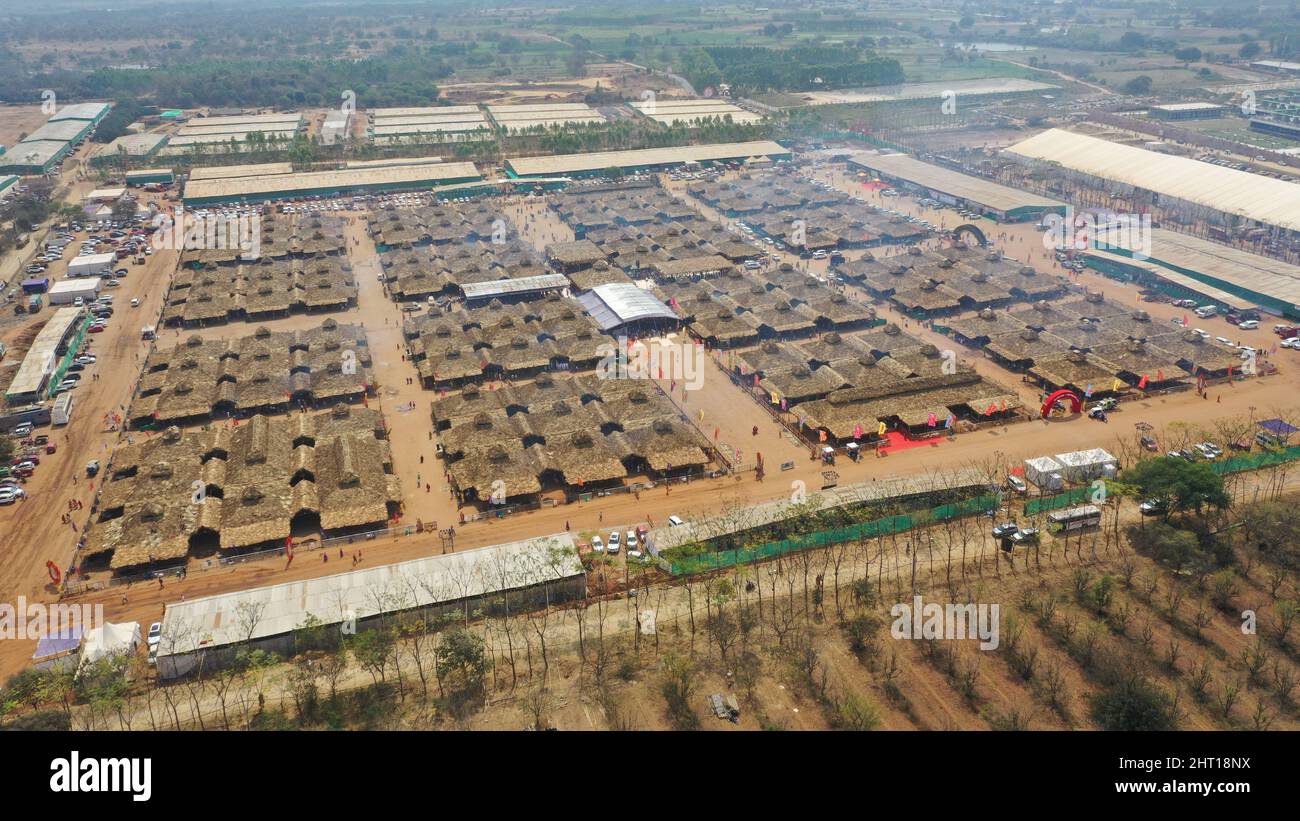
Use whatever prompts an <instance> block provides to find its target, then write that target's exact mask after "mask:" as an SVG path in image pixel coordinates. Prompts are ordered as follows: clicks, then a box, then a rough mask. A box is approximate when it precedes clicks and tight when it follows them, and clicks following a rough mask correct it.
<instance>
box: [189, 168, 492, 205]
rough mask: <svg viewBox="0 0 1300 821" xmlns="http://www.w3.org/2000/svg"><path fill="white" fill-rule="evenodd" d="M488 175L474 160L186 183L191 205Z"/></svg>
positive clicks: (407, 186)
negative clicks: (482, 171) (483, 172)
mask: <svg viewBox="0 0 1300 821" xmlns="http://www.w3.org/2000/svg"><path fill="white" fill-rule="evenodd" d="M482 179H483V175H482V174H480V173H479V172H478V169H477V168H475V167H474V163H472V162H453V163H435V164H431V165H417V166H398V167H389V168H352V169H347V168H345V169H342V170H339V171H311V172H306V173H293V174H265V175H261V176H255V177H234V178H218V179H207V180H190V181H189V182H188V183H186V184H185V194H184V202H185V204H186V205H187V206H194V205H221V204H224V203H234V202H265V201H267V200H278V199H295V198H300V197H336V196H339V195H342V194H359V193H370V192H375V191H400V190H420V189H431V188H436V187H442V186H451V185H457V184H461V183H475V182H480V181H482Z"/></svg>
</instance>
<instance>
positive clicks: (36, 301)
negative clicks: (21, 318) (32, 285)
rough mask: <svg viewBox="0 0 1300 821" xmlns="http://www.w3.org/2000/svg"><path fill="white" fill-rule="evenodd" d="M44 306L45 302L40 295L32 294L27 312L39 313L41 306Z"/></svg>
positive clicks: (28, 301)
mask: <svg viewBox="0 0 1300 821" xmlns="http://www.w3.org/2000/svg"><path fill="white" fill-rule="evenodd" d="M44 304H45V302H44V301H43V300H42V299H41V295H40V294H32V295H31V298H30V299H28V300H27V312H28V313H30V314H34V313H36V312H37V311H39V310H40V309H41V306H42V305H44Z"/></svg>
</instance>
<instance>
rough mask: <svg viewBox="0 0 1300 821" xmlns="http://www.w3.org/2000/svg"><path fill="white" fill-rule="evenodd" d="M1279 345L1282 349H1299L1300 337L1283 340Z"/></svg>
mask: <svg viewBox="0 0 1300 821" xmlns="http://www.w3.org/2000/svg"><path fill="white" fill-rule="evenodd" d="M1279 344H1280V345H1281V346H1282V347H1283V348H1300V336H1293V337H1291V338H1290V339H1283V340H1282V341H1281V343H1279Z"/></svg>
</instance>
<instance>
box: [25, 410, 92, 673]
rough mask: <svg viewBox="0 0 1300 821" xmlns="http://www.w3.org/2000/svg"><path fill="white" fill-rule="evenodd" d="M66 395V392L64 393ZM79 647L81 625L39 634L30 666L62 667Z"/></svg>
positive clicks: (74, 656)
mask: <svg viewBox="0 0 1300 821" xmlns="http://www.w3.org/2000/svg"><path fill="white" fill-rule="evenodd" d="M65 395H66V394H65ZM80 648H81V627H80V626H76V627H71V628H64V629H62V630H60V631H59V632H58V633H54V634H51V635H47V636H41V638H40V640H39V641H37V642H36V652H34V653H32V666H33V667H35V668H36V669H38V670H50V669H58V668H63V667H64V666H65V665H69V664H71V663H73V662H75V661H76V656H77V651H78V650H79V649H80Z"/></svg>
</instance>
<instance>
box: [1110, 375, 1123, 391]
mask: <svg viewBox="0 0 1300 821" xmlns="http://www.w3.org/2000/svg"><path fill="white" fill-rule="evenodd" d="M1123 387H1124V383H1123V382H1121V381H1119V378H1118V377H1116V378H1115V381H1114V383H1113V384H1111V386H1110V389H1111V390H1113V391H1117V390H1119V389H1121V388H1123Z"/></svg>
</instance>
